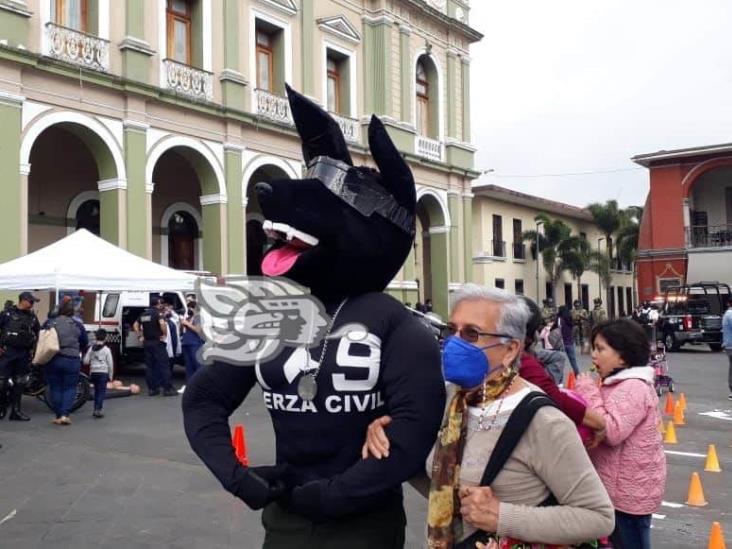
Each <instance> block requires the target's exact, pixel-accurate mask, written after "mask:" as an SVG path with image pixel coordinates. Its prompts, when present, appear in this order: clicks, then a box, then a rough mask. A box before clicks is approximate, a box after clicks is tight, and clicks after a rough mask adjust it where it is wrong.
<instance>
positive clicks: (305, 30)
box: [300, 0, 325, 97]
mask: <svg viewBox="0 0 732 549" xmlns="http://www.w3.org/2000/svg"><path fill="white" fill-rule="evenodd" d="M300 38H301V49H300V65H301V69H300V74H301V75H302V90H303V93H304V94H305V95H306V96H308V97H315V74H314V71H313V67H312V61H313V56H314V54H315V47H314V46H315V0H300ZM323 70H325V69H323Z"/></svg>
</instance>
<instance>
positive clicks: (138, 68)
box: [119, 0, 167, 82]
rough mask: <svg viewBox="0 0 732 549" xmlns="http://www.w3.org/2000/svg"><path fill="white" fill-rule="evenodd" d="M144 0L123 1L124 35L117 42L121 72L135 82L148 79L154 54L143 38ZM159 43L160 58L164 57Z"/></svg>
mask: <svg viewBox="0 0 732 549" xmlns="http://www.w3.org/2000/svg"><path fill="white" fill-rule="evenodd" d="M146 4H148V2H146V1H145V0H127V1H126V2H125V37H124V39H123V40H122V42H120V44H119V49H120V51H121V52H122V74H123V75H124V76H125V78H128V79H130V80H136V81H137V82H148V81H149V80H150V62H151V61H150V59H151V57H152V56H153V55H154V54H155V50H153V49H152V47H151V46H150V43H149V42H148V41H147V40H146V39H145V8H146V7H147V8H149V6H146ZM165 47H166V45H165V44H161V45H160V46H159V48H160V49H161V51H159V52H158V53H159V54H160V57H161V58H165V57H166V53H167V52H165V50H164V48H165Z"/></svg>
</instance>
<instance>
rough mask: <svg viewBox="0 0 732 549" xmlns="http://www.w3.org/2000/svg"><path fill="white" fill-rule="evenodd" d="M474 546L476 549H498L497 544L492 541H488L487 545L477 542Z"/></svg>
mask: <svg viewBox="0 0 732 549" xmlns="http://www.w3.org/2000/svg"><path fill="white" fill-rule="evenodd" d="M475 546H476V547H477V548H478V549H498V542H497V541H496V540H494V539H492V540H490V541H488V543H487V544H486V543H481V542H479V541H476V542H475Z"/></svg>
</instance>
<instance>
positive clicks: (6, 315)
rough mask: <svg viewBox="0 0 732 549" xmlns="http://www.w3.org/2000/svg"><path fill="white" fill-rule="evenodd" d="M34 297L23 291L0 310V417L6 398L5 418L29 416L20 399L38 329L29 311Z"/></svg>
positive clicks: (21, 419)
mask: <svg viewBox="0 0 732 549" xmlns="http://www.w3.org/2000/svg"><path fill="white" fill-rule="evenodd" d="M38 301H39V299H38V298H37V297H36V296H34V295H33V294H32V293H30V292H23V293H22V294H20V295H19V296H18V304H17V305H15V306H13V307H10V308H8V309H6V310H4V311H3V312H2V313H0V353H1V354H2V356H0V419H2V418H4V417H5V414H6V413H7V406H8V400H9V401H10V407H11V411H10V416H9V417H8V419H9V420H11V421H28V420H30V418H29V417H28V416H27V415H25V414H24V413H23V412H22V410H21V409H20V401H21V399H22V398H23V391H24V390H25V387H26V385H28V376H29V374H30V366H31V357H32V353H33V349H34V347H35V345H36V341H38V333H39V332H40V331H41V325H40V324H39V322H38V318H37V317H36V314H35V313H34V312H33V305H34V304H35V303H37V302H38ZM10 380H12V381H13V386H12V388H11V387H10ZM8 396H9V398H8Z"/></svg>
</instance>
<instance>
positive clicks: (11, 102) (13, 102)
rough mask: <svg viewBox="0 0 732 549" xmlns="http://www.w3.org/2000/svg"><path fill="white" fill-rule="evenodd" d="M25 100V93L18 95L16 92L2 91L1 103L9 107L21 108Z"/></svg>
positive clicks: (0, 92)
mask: <svg viewBox="0 0 732 549" xmlns="http://www.w3.org/2000/svg"><path fill="white" fill-rule="evenodd" d="M24 101H25V96H23V95H17V94H15V93H10V92H6V91H0V104H1V105H7V106H8V107H18V108H21V107H22V106H23V102H24Z"/></svg>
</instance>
